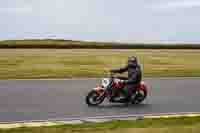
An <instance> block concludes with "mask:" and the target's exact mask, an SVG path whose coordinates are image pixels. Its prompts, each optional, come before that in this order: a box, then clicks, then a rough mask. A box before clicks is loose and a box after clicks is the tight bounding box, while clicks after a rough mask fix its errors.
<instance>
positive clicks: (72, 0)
mask: <svg viewBox="0 0 200 133" xmlns="http://www.w3.org/2000/svg"><path fill="white" fill-rule="evenodd" d="M26 38H62V39H71V40H89V41H120V42H145V43H152V42H156V43H160V42H161V43H168V42H169V43H174V42H184V43H198V42H200V0H0V40H5V39H26Z"/></svg>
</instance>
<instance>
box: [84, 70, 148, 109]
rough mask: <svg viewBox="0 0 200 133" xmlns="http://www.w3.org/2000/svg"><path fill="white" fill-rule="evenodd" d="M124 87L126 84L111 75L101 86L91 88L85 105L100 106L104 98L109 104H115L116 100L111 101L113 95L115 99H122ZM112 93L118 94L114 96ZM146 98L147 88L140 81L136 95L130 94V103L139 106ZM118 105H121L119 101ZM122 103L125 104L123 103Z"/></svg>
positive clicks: (103, 80) (104, 79)
mask: <svg viewBox="0 0 200 133" xmlns="http://www.w3.org/2000/svg"><path fill="white" fill-rule="evenodd" d="M125 87H126V84H125V83H124V82H123V79H121V78H118V77H115V76H113V75H112V74H111V75H110V76H109V78H103V79H102V81H101V84H100V85H98V86H97V87H96V88H93V89H92V90H91V91H90V92H89V93H88V95H87V96H86V103H87V104H88V105H89V106H96V105H99V104H101V103H102V102H103V101H104V100H105V99H106V98H107V99H108V100H109V102H111V103H112V102H115V103H116V102H117V100H111V99H112V98H113V95H115V96H114V98H115V99H119V98H121V97H124V95H123V93H122V91H123V90H122V89H123V88H125ZM114 92H118V93H117V94H114ZM146 97H147V86H146V85H145V83H144V81H142V82H141V83H140V84H139V85H138V87H137V91H136V93H134V94H133V93H132V96H131V100H130V102H131V103H132V104H139V103H141V102H143V101H144V100H145V98H146ZM119 103H123V102H122V101H120V102H119ZM124 103H127V102H125V101H124Z"/></svg>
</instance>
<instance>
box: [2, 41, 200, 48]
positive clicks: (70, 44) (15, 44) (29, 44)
mask: <svg viewBox="0 0 200 133" xmlns="http://www.w3.org/2000/svg"><path fill="white" fill-rule="evenodd" d="M0 48H51V49H200V44H136V43H135V44H131V43H111V42H86V41H72V40H52V39H44V40H5V41H0Z"/></svg>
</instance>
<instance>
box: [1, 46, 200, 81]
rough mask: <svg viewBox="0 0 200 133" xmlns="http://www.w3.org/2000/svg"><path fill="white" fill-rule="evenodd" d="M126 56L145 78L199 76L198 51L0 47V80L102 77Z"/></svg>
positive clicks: (123, 61)
mask: <svg viewBox="0 0 200 133" xmlns="http://www.w3.org/2000/svg"><path fill="white" fill-rule="evenodd" d="M129 55H136V56H138V58H139V62H140V63H141V64H142V68H143V72H144V76H145V77H172V76H187V77H188V76H189V77H197V76H200V62H199V58H200V50H166V49H162V50H144V49H143V50H119V49H118V50H111V49H98V50H97V49H0V79H19V78H20V79H30V78H72V77H102V76H105V75H106V71H107V70H109V69H111V68H118V67H121V66H123V65H124V64H126V60H127V57H128V56H129Z"/></svg>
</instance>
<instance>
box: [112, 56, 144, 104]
mask: <svg viewBox="0 0 200 133" xmlns="http://www.w3.org/2000/svg"><path fill="white" fill-rule="evenodd" d="M126 71H128V80H124V82H125V83H126V84H127V86H126V87H125V88H123V89H125V90H126V92H128V93H127V94H126V96H125V98H122V99H120V100H119V101H121V102H129V101H130V99H131V96H132V95H133V94H135V93H136V89H137V87H138V85H139V84H140V82H141V80H142V70H141V67H140V65H139V64H138V61H137V57H136V56H129V57H128V63H127V65H126V66H125V67H123V68H120V69H113V70H110V72H111V73H123V72H126Z"/></svg>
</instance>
